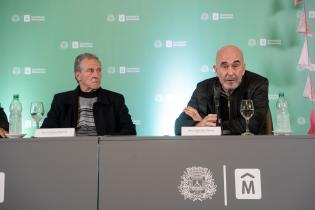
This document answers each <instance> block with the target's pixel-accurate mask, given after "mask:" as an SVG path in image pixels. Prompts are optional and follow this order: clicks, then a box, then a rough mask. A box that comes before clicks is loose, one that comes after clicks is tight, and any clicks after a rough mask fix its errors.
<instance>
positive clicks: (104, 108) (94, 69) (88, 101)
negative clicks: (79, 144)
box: [42, 53, 136, 136]
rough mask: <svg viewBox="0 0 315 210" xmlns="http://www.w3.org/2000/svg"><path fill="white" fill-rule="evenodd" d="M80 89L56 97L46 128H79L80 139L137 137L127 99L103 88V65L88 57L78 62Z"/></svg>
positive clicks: (94, 57)
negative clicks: (112, 136) (104, 136)
mask: <svg viewBox="0 0 315 210" xmlns="http://www.w3.org/2000/svg"><path fill="white" fill-rule="evenodd" d="M74 74H75V79H76V80H77V81H78V83H79V86H78V87H77V88H76V89H75V90H73V91H68V92H64V93H59V94H56V95H55V96H54V99H53V101H52V104H51V109H50V111H49V112H48V114H47V118H46V119H45V120H44V122H43V124H42V128H75V129H76V135H84V136H88V135H136V129H135V125H134V124H133V123H132V120H131V116H130V115H129V111H128V108H127V106H126V105H125V100H124V97H123V95H121V94H119V93H115V92H112V91H109V90H105V89H102V88H101V87H100V84H101V79H102V67H101V62H100V60H99V59H98V57H97V56H95V55H93V54H90V53H84V54H81V55H79V56H77V58H76V59H75V64H74Z"/></svg>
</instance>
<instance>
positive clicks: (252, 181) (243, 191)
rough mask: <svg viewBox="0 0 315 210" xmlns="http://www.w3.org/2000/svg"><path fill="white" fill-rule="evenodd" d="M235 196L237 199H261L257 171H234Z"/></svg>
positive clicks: (259, 180)
mask: <svg viewBox="0 0 315 210" xmlns="http://www.w3.org/2000/svg"><path fill="white" fill-rule="evenodd" d="M235 194H236V198H237V199H261V176H260V170H259V169H235Z"/></svg>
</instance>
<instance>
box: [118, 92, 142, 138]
mask: <svg viewBox="0 0 315 210" xmlns="http://www.w3.org/2000/svg"><path fill="white" fill-rule="evenodd" d="M116 106H117V107H118V109H117V110H118V112H117V118H118V119H119V120H118V122H119V125H118V126H119V132H118V133H116V134H112V135H136V134H137V132H136V128H135V125H134V124H133V122H132V120H131V116H130V114H129V110H128V108H127V106H126V104H125V99H124V97H123V96H121V97H120V99H119V100H118V102H117V104H116Z"/></svg>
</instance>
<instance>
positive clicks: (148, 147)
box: [0, 136, 315, 210]
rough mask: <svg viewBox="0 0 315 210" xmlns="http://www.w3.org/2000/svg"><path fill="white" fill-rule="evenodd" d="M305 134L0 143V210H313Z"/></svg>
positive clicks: (313, 174)
mask: <svg viewBox="0 0 315 210" xmlns="http://www.w3.org/2000/svg"><path fill="white" fill-rule="evenodd" d="M314 160H315V138H314V136H313V137H312V136H203V137H201V136H199V137H197V136H189V137H173V136H159V137H136V136H116V137H112V136H101V137H63V138H31V139H4V140H1V141H0V209H1V210H2V209H3V210H11V209H12V210H19V209H21V210H37V209H40V210H42V209H43V210H55V209H58V210H70V209H73V210H81V209H82V210H83V209H84V210H93V209H95V210H96V209H97V210H123V209H128V210H151V209H153V210H155V209H156V210H160V209H176V210H177V209H178V210H179V209H180V210H188V209H189V210H191V209H216V210H220V209H222V210H223V209H233V210H241V209H242V210H249V209H255V210H263V209H275V210H288V209H289V210H291V209H292V210H293V209H294V210H296V209H299V210H313V209H315V199H314V198H315V193H314V192H315V181H314V179H315V162H314Z"/></svg>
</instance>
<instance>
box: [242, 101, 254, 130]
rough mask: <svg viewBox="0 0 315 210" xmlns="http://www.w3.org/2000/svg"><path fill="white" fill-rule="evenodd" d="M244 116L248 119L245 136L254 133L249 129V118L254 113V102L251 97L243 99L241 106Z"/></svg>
mask: <svg viewBox="0 0 315 210" xmlns="http://www.w3.org/2000/svg"><path fill="white" fill-rule="evenodd" d="M240 111H241V114H242V116H243V117H244V118H245V120H246V131H245V133H242V135H244V136H248V135H254V134H252V133H251V132H250V131H249V128H248V123H249V119H250V118H251V117H252V116H253V115H254V103H253V101H252V100H250V99H246V100H242V101H241V108H240Z"/></svg>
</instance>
